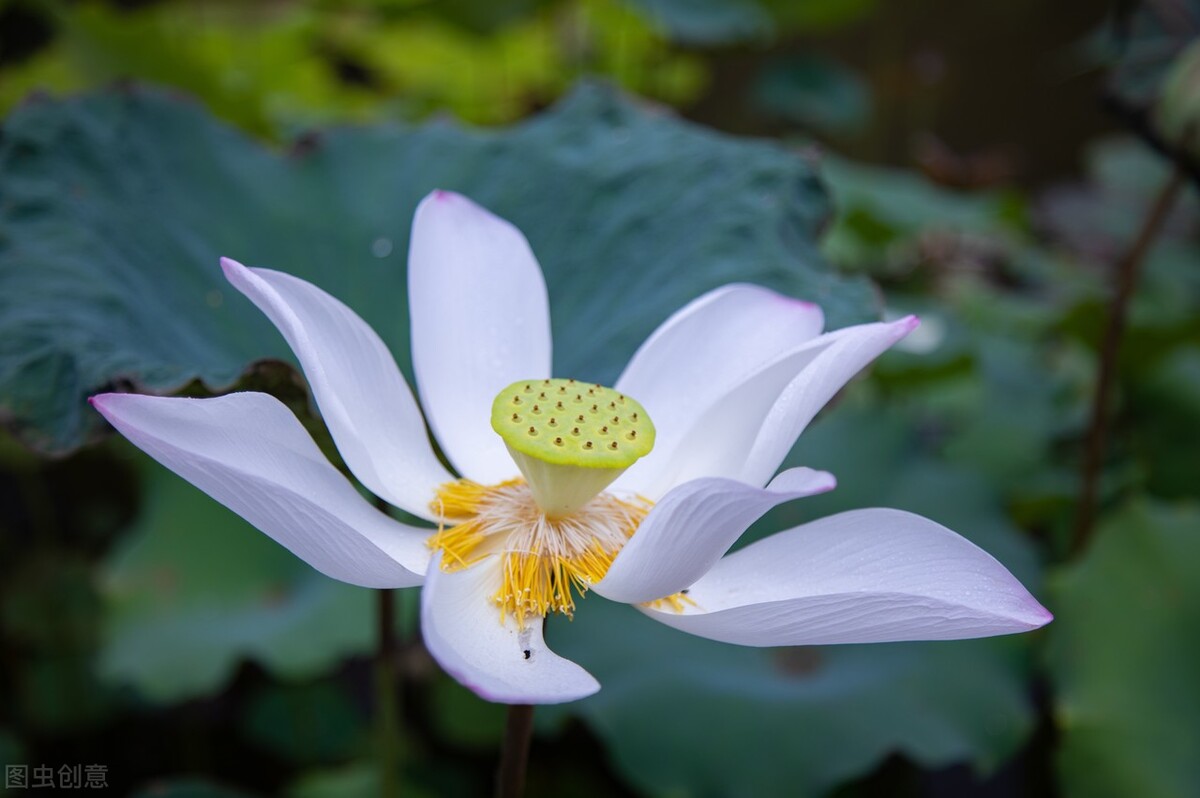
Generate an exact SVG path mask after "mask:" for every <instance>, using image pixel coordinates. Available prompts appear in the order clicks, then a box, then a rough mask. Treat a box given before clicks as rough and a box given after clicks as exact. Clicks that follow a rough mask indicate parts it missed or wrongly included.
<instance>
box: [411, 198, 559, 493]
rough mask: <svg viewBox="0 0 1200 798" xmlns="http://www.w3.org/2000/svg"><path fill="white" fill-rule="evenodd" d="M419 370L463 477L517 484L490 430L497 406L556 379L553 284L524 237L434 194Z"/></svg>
mask: <svg viewBox="0 0 1200 798" xmlns="http://www.w3.org/2000/svg"><path fill="white" fill-rule="evenodd" d="M408 300H409V308H410V311H411V317H412V346H413V370H414V372H415V373H416V378H417V387H418V390H419V391H420V394H421V404H422V406H423V407H424V408H425V417H426V418H427V419H428V420H429V424H430V426H431V427H432V428H433V431H434V435H435V436H436V437H437V439H438V441H439V442H440V443H441V445H442V449H443V450H444V451H445V453H446V456H447V457H448V458H449V459H450V462H452V463H453V464H454V465H455V467H456V468H458V470H459V471H460V472H461V473H462V475H463V476H465V477H468V478H470V479H473V480H475V481H477V482H483V483H492V482H500V481H502V480H505V479H509V478H511V477H513V476H516V473H517V470H516V466H514V465H513V462H512V458H511V457H509V455H508V452H507V451H506V450H505V448H504V443H503V441H501V440H500V437H499V436H497V435H496V434H495V433H494V432H493V431H492V428H491V425H490V419H491V410H492V400H493V399H494V398H495V397H496V394H497V393H499V392H500V390H501V389H502V388H504V387H505V386H507V385H509V384H510V383H513V382H516V381H517V380H525V379H543V378H546V377H549V376H550V307H549V303H548V300H547V298H546V283H545V280H544V279H543V278H542V270H541V268H540V267H539V266H538V263H537V260H536V259H535V258H534V256H533V252H532V251H531V250H530V249H529V244H528V242H526V240H525V236H523V235H522V234H521V231H520V230H518V229H517V228H516V227H513V226H512V225H511V224H509V223H508V222H506V221H504V220H503V219H500V218H499V217H497V216H494V215H493V214H491V213H489V212H488V211H486V210H484V209H483V208H481V207H479V206H478V205H476V204H475V203H473V202H471V201H470V200H469V199H467V198H466V197H462V196H460V195H458V194H454V193H452V192H449V191H435V192H433V193H432V194H430V195H429V196H428V197H426V198H425V199H424V200H422V202H421V204H420V206H419V207H418V208H417V213H416V216H415V217H414V218H413V228H412V241H411V245H410V248H409V253H408Z"/></svg>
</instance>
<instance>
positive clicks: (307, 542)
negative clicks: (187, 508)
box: [92, 393, 429, 587]
mask: <svg viewBox="0 0 1200 798" xmlns="http://www.w3.org/2000/svg"><path fill="white" fill-rule="evenodd" d="M92 406H93V407H95V408H96V409H97V410H98V411H100V413H101V414H102V415H103V416H104V417H105V418H106V419H108V421H109V422H110V423H111V424H112V425H113V426H114V427H116V428H117V430H118V431H119V432H120V433H121V434H122V435H124V436H125V437H126V438H128V439H129V440H130V441H132V442H133V444H134V445H135V446H137V447H138V448H139V449H141V450H142V451H144V452H146V454H148V455H150V456H151V457H153V458H154V459H155V460H157V461H158V462H160V463H162V464H163V465H164V466H166V467H167V468H169V469H171V470H172V471H174V472H175V473H176V474H178V475H179V476H181V477H183V478H184V479H186V480H187V481H189V482H191V483H192V484H193V485H195V486H196V487H198V488H200V490H202V491H204V492H205V493H207V494H208V495H209V496H212V497H213V498H214V499H216V500H217V501H219V502H220V503H221V504H224V505H225V506H226V507H228V508H229V509H231V510H233V511H234V512H235V513H237V514H238V515H240V516H241V517H242V518H245V519H246V520H247V521H249V522H250V523H251V524H253V525H254V526H256V527H258V528H259V529H261V530H262V531H263V532H265V533H267V534H268V535H269V536H271V537H272V538H274V539H275V541H277V542H278V543H280V544H281V545H283V546H284V547H286V548H287V549H289V550H290V551H291V552H292V553H293V554H295V555H296V556H297V557H299V558H300V559H302V560H304V561H305V562H307V563H308V564H309V565H311V566H312V567H313V568H316V569H317V570H318V571H320V572H322V573H324V574H326V575H328V576H331V577H333V578H334V579H340V580H341V581H343V582H349V583H350V584H354V585H362V586H364V587H409V586H411V585H419V584H420V583H421V581H422V574H424V572H425V568H426V565H427V564H428V562H429V551H428V549H427V548H426V546H425V538H426V537H427V535H428V530H420V529H415V528H413V527H409V526H405V525H404V524H401V523H399V522H397V521H395V520H393V519H391V518H389V517H387V516H386V515H384V514H383V513H381V512H379V511H378V510H376V509H375V508H374V507H372V506H371V505H370V504H368V503H367V501H366V500H365V499H363V497H362V496H360V495H359V493H358V491H356V490H355V489H354V487H353V486H351V485H350V483H349V482H348V481H347V480H346V478H345V477H344V476H342V475H341V473H339V472H338V470H337V469H336V468H334V467H333V466H332V465H330V463H329V461H328V460H326V459H325V457H324V456H323V455H322V454H321V451H320V449H318V448H317V445H316V444H315V443H313V440H312V438H311V437H309V435H308V433H307V432H306V431H305V429H304V427H303V426H301V425H300V422H299V421H297V420H296V417H295V416H293V415H292V413H291V411H289V410H288V409H287V408H286V407H284V405H283V404H282V403H281V402H280V401H279V400H277V399H275V398H274V397H271V396H268V395H267V394H262V393H235V394H230V395H228V396H222V397H219V398H216V399H170V398H165V397H160V396H138V395H135V394H112V393H110V394H102V395H100V396H95V397H92Z"/></svg>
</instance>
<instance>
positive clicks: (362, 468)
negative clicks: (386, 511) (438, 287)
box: [221, 258, 452, 519]
mask: <svg viewBox="0 0 1200 798" xmlns="http://www.w3.org/2000/svg"><path fill="white" fill-rule="evenodd" d="M221 267H222V268H223V269H224V270H225V276H226V277H227V278H228V280H229V282H230V283H232V284H233V286H234V287H235V288H237V289H238V290H239V291H241V292H242V293H243V294H245V295H246V296H247V297H248V298H249V299H250V301H252V302H253V303H254V304H255V305H257V306H258V308H259V309H260V310H262V312H263V313H265V314H266V315H267V318H269V319H270V320H271V321H272V323H274V325H275V326H276V327H277V328H278V329H279V332H281V333H282V334H283V337H284V338H285V339H286V340H287V342H288V345H289V346H291V348H292V351H293V352H295V353H296V357H297V359H299V361H300V365H301V366H302V367H303V368H304V374H305V376H306V377H308V383H309V385H310V386H311V387H312V392H313V396H314V398H315V399H316V400H317V405H318V406H319V407H320V408H321V416H322V417H323V418H324V419H325V423H326V425H327V426H328V427H329V433H330V434H331V435H332V436H333V440H334V443H336V444H337V447H338V451H339V452H341V454H342V457H343V458H344V459H345V461H346V465H347V466H349V468H350V470H351V471H352V472H354V476H356V477H358V479H359V481H360V482H362V484H363V485H365V486H366V487H367V488H368V489H369V490H370V491H371V492H372V493H374V494H375V495H376V496H379V497H381V498H383V499H386V500H387V501H389V502H391V503H392V504H394V505H396V506H397V507H403V508H404V509H405V510H408V511H409V512H410V513H413V514H414V515H418V516H421V517H423V518H429V519H432V518H433V515H432V514H431V512H430V510H429V502H430V500H431V499H432V498H433V495H434V491H435V490H436V488H437V486H438V485H441V484H442V483H444V482H448V481H449V480H451V479H452V477H451V476H450V474H449V472H447V471H446V469H445V468H443V467H442V464H441V463H439V462H438V459H437V456H436V455H435V454H434V453H433V447H432V446H431V445H430V443H429V436H428V434H427V433H426V431H425V422H424V419H422V418H421V411H420V410H419V409H418V408H417V402H416V400H415V399H414V398H413V395H412V391H411V390H410V389H409V387H408V383H406V382H405V381H404V375H402V374H401V373H400V369H399V368H398V367H397V366H396V361H395V360H394V359H393V358H392V355H391V353H390V352H389V351H388V348H387V346H386V345H385V344H384V343H383V341H382V340H381V339H380V338H379V336H378V335H376V334H375V331H374V330H372V329H371V327H370V326H369V325H368V324H367V323H366V322H365V321H363V320H362V319H361V318H360V317H359V316H358V315H357V314H356V313H355V312H354V311H352V310H351V309H350V308H348V307H346V306H345V305H344V304H342V303H341V302H340V301H338V300H337V299H334V298H333V297H332V296H330V295H329V294H327V293H325V292H324V291H322V290H321V289H320V288H317V287H316V286H315V285H312V284H311V283H308V282H305V281H304V280H301V279H300V278H298V277H293V276H292V275H290V274H284V273H282V272H276V271H271V270H270V269H248V268H246V267H245V266H243V265H242V264H240V263H238V262H236V261H233V260H230V259H229V258H222V259H221Z"/></svg>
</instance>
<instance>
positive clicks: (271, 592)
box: [100, 460, 373, 745]
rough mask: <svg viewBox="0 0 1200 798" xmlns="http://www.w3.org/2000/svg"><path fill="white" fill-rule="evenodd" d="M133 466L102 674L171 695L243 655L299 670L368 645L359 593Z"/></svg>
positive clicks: (185, 694) (106, 587)
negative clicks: (133, 513) (135, 502)
mask: <svg viewBox="0 0 1200 798" xmlns="http://www.w3.org/2000/svg"><path fill="white" fill-rule="evenodd" d="M144 466H145V468H144V470H145V472H146V477H145V486H144V492H145V496H146V498H145V500H144V503H143V507H142V514H141V518H140V519H139V521H138V523H137V525H136V527H135V528H134V529H132V530H131V531H130V532H129V533H128V534H127V535H126V537H125V538H124V539H123V540H122V542H121V546H120V548H119V549H118V550H117V551H116V552H115V553H114V554H113V555H112V556H111V557H110V559H109V561H108V562H107V564H106V567H105V569H104V572H103V575H102V584H103V592H104V594H105V597H106V598H107V600H108V618H107V622H106V624H105V626H106V630H105V631H106V642H105V645H104V648H103V649H102V651H101V657H100V670H101V673H102V675H103V676H104V677H105V678H106V679H107V680H108V681H110V682H115V683H119V684H132V685H134V686H135V687H136V688H137V689H138V691H139V692H140V693H141V694H142V695H143V696H145V697H146V698H148V699H150V700H152V701H156V702H171V701H179V700H182V699H186V698H192V697H196V696H200V695H207V694H210V693H212V692H214V691H216V690H219V689H221V688H222V687H224V685H225V682H226V681H227V680H228V678H229V677H230V675H231V674H232V672H233V670H234V668H235V667H236V666H237V664H238V662H239V661H240V660H241V659H242V658H244V657H248V658H253V659H255V660H257V661H258V662H260V663H261V664H263V665H264V666H266V667H268V668H270V669H271V671H272V672H273V673H276V674H278V675H280V676H284V677H289V678H295V679H298V678H304V677H309V676H313V675H316V674H319V673H323V672H325V671H326V670H327V669H328V668H329V667H330V666H332V665H333V664H334V663H337V662H339V661H340V660H341V659H342V658H344V657H345V656H347V655H349V654H353V653H358V652H360V651H363V650H365V649H367V648H369V646H370V641H371V640H372V629H373V626H372V622H371V607H372V603H371V593H370V591H367V590H361V589H359V588H354V587H351V586H349V585H343V584H341V583H340V582H335V581H333V580H331V579H329V578H327V577H325V576H322V575H321V574H319V573H317V572H316V571H314V570H312V569H311V568H309V567H308V566H307V565H305V564H304V563H303V562H301V561H300V560H298V559H296V558H295V557H294V556H292V555H291V554H290V553H289V552H288V551H287V550H285V549H283V548H281V547H280V546H278V545H277V544H275V543H274V542H272V541H271V540H270V539H269V538H267V537H266V536H265V535H263V534H262V533H261V532H259V531H258V530H256V529H254V528H253V527H251V526H250V525H249V524H247V523H246V522H245V521H243V520H242V519H240V518H238V517H237V516H236V515H234V514H233V513H232V512H230V511H229V510H226V509H225V508H224V507H222V506H221V505H219V504H217V503H216V502H214V501H213V500H212V499H210V498H209V497H207V496H205V495H204V494H203V493H201V492H200V491H199V490H197V489H196V488H194V487H192V486H191V485H189V484H188V483H186V482H184V481H183V480H181V479H179V478H178V477H176V476H175V475H174V474H170V473H168V472H166V471H164V470H163V469H161V468H159V467H158V466H157V465H156V464H152V463H150V462H149V461H148V460H146V461H145V462H144ZM273 742H276V744H280V745H281V744H283V743H278V742H277V741H273Z"/></svg>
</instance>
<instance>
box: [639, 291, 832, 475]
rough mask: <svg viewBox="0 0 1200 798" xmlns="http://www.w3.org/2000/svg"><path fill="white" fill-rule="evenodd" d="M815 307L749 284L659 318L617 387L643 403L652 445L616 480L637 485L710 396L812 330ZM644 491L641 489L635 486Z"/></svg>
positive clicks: (820, 319)
mask: <svg viewBox="0 0 1200 798" xmlns="http://www.w3.org/2000/svg"><path fill="white" fill-rule="evenodd" d="M824 323H825V322H824V316H823V314H822V313H821V309H820V308H819V307H817V306H816V305H814V304H812V303H811V302H802V301H799V300H795V299H791V298H790V297H786V296H783V295H781V294H777V293H775V292H774V291H770V290H768V289H766V288H762V287H760V286H755V285H745V284H732V285H725V286H722V287H720V288H717V289H714V290H712V291H709V292H708V293H706V294H704V295H703V296H701V297H699V298H697V299H695V300H693V301H692V302H690V303H688V304H687V305H685V306H684V307H683V308H681V309H680V310H678V311H676V312H675V313H674V314H672V316H671V317H670V318H668V319H667V320H666V321H665V322H663V323H662V324H661V325H660V326H659V327H658V329H657V330H655V331H654V332H653V333H652V334H651V335H650V337H649V338H647V339H646V341H645V342H644V343H643V344H642V345H641V346H640V347H639V348H638V350H637V352H636V353H635V354H634V356H633V358H632V359H631V360H630V361H629V365H627V366H626V367H625V371H624V372H623V373H622V374H621V377H620V378H619V379H618V380H617V384H616V387H617V389H618V390H620V391H622V392H624V393H628V394H629V395H630V396H632V397H634V398H635V399H637V400H638V401H639V402H641V403H642V405H643V406H644V407H645V408H646V410H647V412H649V414H650V418H651V419H652V420H653V421H654V424H655V427H656V429H657V436H656V444H655V450H654V451H653V452H651V453H650V454H649V455H648V456H647V457H646V458H644V459H643V460H642V461H641V462H639V463H638V464H637V465H636V466H634V467H633V468H632V469H631V470H630V471H629V472H628V473H627V475H626V476H625V477H624V478H623V482H622V483H621V484H622V485H623V486H626V487H629V488H631V489H637V490H639V491H641V490H642V487H643V485H642V484H641V483H642V482H645V483H647V484H649V483H650V482H653V478H652V476H653V474H655V473H656V472H657V471H658V468H659V466H660V464H661V463H664V462H666V461H667V460H669V455H667V454H665V453H667V452H671V451H673V450H674V448H675V447H676V446H677V445H678V443H679V441H680V440H681V439H682V438H683V436H684V435H686V434H687V432H688V431H689V430H690V429H691V427H692V424H693V423H694V422H695V421H696V419H697V418H698V417H699V416H700V414H701V413H703V412H704V410H705V409H707V408H708V407H709V406H710V405H711V404H712V403H713V402H714V401H716V400H717V398H719V397H720V396H722V395H723V394H724V393H726V392H727V391H729V390H730V389H731V388H732V387H733V386H735V385H738V384H740V383H741V382H743V381H744V380H746V379H747V378H748V377H749V376H750V375H752V374H754V373H755V372H756V371H758V370H759V369H760V368H762V367H763V366H764V365H765V364H767V363H770V362H771V361H773V360H775V359H776V358H777V357H779V355H780V354H782V353H784V352H787V351H790V350H792V349H794V348H795V347H796V346H798V345H800V344H802V343H804V342H805V341H809V340H811V339H813V338H814V337H816V336H817V335H819V334H820V332H821V328H822V326H823V325H824ZM643 492H644V491H643Z"/></svg>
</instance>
